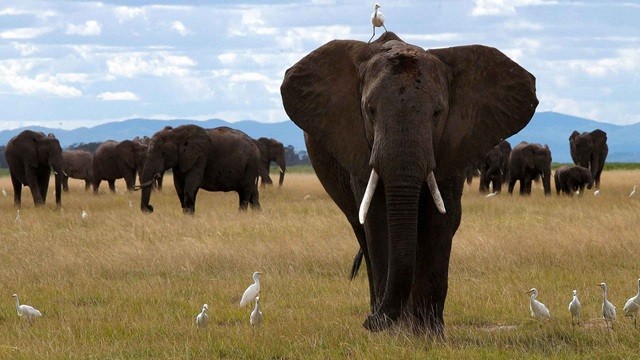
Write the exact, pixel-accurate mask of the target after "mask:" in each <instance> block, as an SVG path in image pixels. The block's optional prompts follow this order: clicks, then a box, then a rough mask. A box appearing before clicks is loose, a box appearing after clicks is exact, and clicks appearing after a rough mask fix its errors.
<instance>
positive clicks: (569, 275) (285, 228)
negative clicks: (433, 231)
mask: <svg viewBox="0 0 640 360" xmlns="http://www.w3.org/2000/svg"><path fill="white" fill-rule="evenodd" d="M639 180H640V171H610V172H606V173H605V174H604V175H603V181H602V183H603V189H602V195H601V196H600V197H594V196H593V195H592V192H591V191H590V192H588V193H587V194H585V195H584V196H583V197H578V198H568V197H557V196H555V193H554V196H553V197H551V198H545V197H544V196H543V195H542V191H541V190H539V189H536V190H535V192H534V194H533V196H531V197H530V198H521V197H519V196H513V197H509V196H508V195H506V194H503V195H500V196H496V197H493V198H485V197H484V196H482V195H480V194H478V193H477V179H476V180H475V182H474V184H473V186H472V188H471V189H465V194H464V196H463V203H464V205H463V206H464V212H463V221H462V225H461V227H460V230H459V231H458V233H457V235H456V237H455V238H454V246H453V255H452V261H451V274H450V284H449V298H448V301H447V307H446V311H445V319H446V322H447V330H446V332H447V340H446V341H445V342H443V343H439V342H432V341H430V340H428V339H427V338H424V337H419V336H415V335H412V334H410V333H408V332H407V331H404V330H393V331H389V332H385V333H382V334H370V333H368V332H367V331H365V330H364V329H363V328H362V326H361V323H362V321H363V320H364V318H365V316H366V315H367V311H368V290H367V284H366V280H365V278H366V277H365V276H364V275H363V274H361V275H360V276H359V278H358V279H356V280H355V281H353V282H349V281H348V280H347V275H348V270H349V269H350V266H351V260H352V257H353V255H354V254H355V252H356V250H357V245H356V241H355V238H354V237H353V235H352V232H351V229H350V227H349V225H348V224H347V222H346V220H345V219H344V217H343V215H342V213H340V211H339V210H338V209H337V207H336V206H335V205H334V204H333V202H332V201H331V200H330V199H329V198H328V196H327V195H326V194H325V192H324V190H323V189H322V187H321V186H320V184H319V182H318V181H317V179H316V178H315V176H314V175H312V174H290V175H288V176H287V180H286V182H285V185H284V187H283V188H282V189H280V190H278V189H277V188H270V189H267V190H265V191H262V192H261V194H260V196H261V203H262V206H263V211H262V212H253V211H248V212H247V213H238V212H237V210H236V209H237V196H236V195H235V193H228V194H223V193H208V192H203V191H201V192H200V194H199V197H198V203H197V209H196V212H197V213H196V215H195V216H185V215H183V214H182V211H181V209H180V207H179V203H178V199H177V197H176V195H175V191H174V190H173V187H172V186H171V179H170V177H169V178H168V179H167V181H166V183H168V186H167V187H166V188H165V190H164V192H162V193H154V194H152V198H151V203H152V204H153V205H154V206H155V210H156V211H155V213H153V214H151V215H145V214H142V213H141V212H140V210H139V193H133V194H120V195H111V194H103V195H101V196H98V197H94V196H92V195H91V194H90V193H85V192H84V191H83V190H82V184H81V183H80V182H78V181H71V182H72V188H71V192H70V193H68V194H63V198H62V202H63V210H62V211H61V210H59V209H56V208H55V206H54V205H53V204H52V201H53V198H52V197H50V198H49V199H48V204H47V206H46V207H45V208H37V209H36V208H34V206H33V202H32V200H31V195H30V193H29V190H28V189H27V190H26V191H23V208H22V210H21V217H22V222H20V223H16V222H15V220H14V219H15V209H14V208H13V201H12V194H11V193H12V191H11V186H10V181H9V179H8V178H7V177H4V178H0V187H4V188H5V189H7V191H8V192H9V193H10V194H9V197H8V198H1V197H0V264H2V266H1V267H0V289H1V291H0V299H4V300H2V301H0V304H4V305H2V306H0V334H1V336H0V358H23V359H34V358H43V359H44V358H46V359H62V358H65V359H66V358H82V359H84V358H136V359H139V358H234V359H237V358H286V359H296V358H344V357H354V358H428V357H432V358H515V357H526V358H549V357H559V358H582V357H589V358H605V357H608V356H609V357H611V358H631V357H635V356H637V353H638V351H639V350H640V341H639V338H640V332H639V331H638V330H635V329H633V327H632V325H631V321H630V320H629V319H625V318H623V316H622V314H621V312H622V305H623V304H624V301H626V299H627V298H629V297H630V296H632V295H633V294H634V293H635V291H636V288H635V280H636V279H637V278H638V277H640V265H638V256H639V254H640V238H639V233H640V231H639V229H640V225H639V224H640V197H638V198H634V199H629V198H628V197H627V196H628V193H629V191H630V190H631V187H632V186H633V184H635V183H640V181H639ZM105 185H106V184H103V189H102V191H103V192H104V191H105V190H106V186H105ZM117 186H118V187H119V188H124V184H123V183H122V182H118V183H117ZM51 195H52V194H50V196H51ZM307 195H309V197H308V198H307V199H305V197H307ZM129 200H131V201H132V202H133V204H134V208H133V209H129V207H128V202H129ZM82 210H86V211H87V212H88V213H89V219H88V220H86V221H82V220H81V218H80V213H81V212H82ZM256 270H260V271H262V272H263V273H264V276H263V278H262V289H263V290H262V294H261V299H262V301H261V305H262V310H263V313H264V316H265V323H264V324H263V325H262V326H261V327H259V328H252V327H251V326H250V325H249V313H250V308H249V307H246V308H243V309H240V308H239V307H238V302H239V300H240V297H241V295H242V292H243V291H244V289H245V288H246V286H248V285H249V284H250V283H251V274H252V272H253V271H256ZM602 281H605V282H607V284H609V287H610V300H611V301H612V302H613V303H614V304H615V305H616V306H617V307H618V312H619V321H618V322H617V323H616V329H615V331H613V332H610V331H607V330H606V329H605V327H604V323H603V322H602V321H601V320H599V311H600V310H599V309H600V304H601V293H600V289H599V288H598V287H597V286H596V284H597V283H600V282H602ZM531 287H536V288H538V290H539V291H540V297H539V299H540V300H541V301H542V302H544V303H545V304H547V306H548V307H549V308H550V310H551V314H552V316H553V319H552V320H551V321H549V322H547V323H544V324H539V323H537V322H536V321H534V320H532V319H531V318H530V316H529V309H528V296H527V295H526V294H525V293H524V292H525V291H526V290H528V289H529V288H531ZM573 289H577V290H578V291H579V296H580V299H581V301H582V303H583V313H584V316H583V324H582V325H581V326H579V327H577V328H576V329H575V330H572V328H571V326H570V323H569V315H568V312H567V310H566V307H567V305H568V303H569V301H570V299H571V290H573ZM13 293H18V294H19V295H20V299H21V301H22V302H23V303H26V304H30V305H33V306H35V307H37V308H38V309H40V310H41V311H42V313H43V315H44V316H43V317H42V318H40V319H37V321H36V323H35V325H34V326H32V327H30V326H28V325H27V324H26V322H25V321H23V319H21V318H18V317H17V316H16V311H15V307H14V304H13V299H12V298H11V294H13ZM203 303H208V304H209V316H210V318H211V323H210V326H209V328H207V329H205V330H202V329H196V328H195V326H194V319H195V316H196V315H197V313H198V312H199V310H200V308H201V306H202V304H203ZM610 352H611V354H610Z"/></svg>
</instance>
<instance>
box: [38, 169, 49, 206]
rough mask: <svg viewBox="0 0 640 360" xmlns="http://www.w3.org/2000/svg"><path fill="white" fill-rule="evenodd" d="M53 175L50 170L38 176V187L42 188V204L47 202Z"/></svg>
mask: <svg viewBox="0 0 640 360" xmlns="http://www.w3.org/2000/svg"><path fill="white" fill-rule="evenodd" d="M50 175H51V173H50V171H49V170H47V171H42V172H40V173H39V174H38V187H39V188H40V196H42V203H43V204H44V203H45V202H47V192H48V191H49V178H50V177H51V176H50Z"/></svg>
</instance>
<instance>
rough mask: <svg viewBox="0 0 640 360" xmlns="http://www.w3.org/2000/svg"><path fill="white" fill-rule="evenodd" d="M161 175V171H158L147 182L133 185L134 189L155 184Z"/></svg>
mask: <svg viewBox="0 0 640 360" xmlns="http://www.w3.org/2000/svg"><path fill="white" fill-rule="evenodd" d="M159 177H160V173H156V174H155V175H153V177H152V178H151V180H149V181H147V182H145V183H144V184H140V185H136V186H134V187H133V191H138V190H140V189H142V188H144V187H147V186H149V185H151V184H153V182H154V181H156V179H157V178H159Z"/></svg>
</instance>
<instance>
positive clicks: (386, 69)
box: [281, 32, 538, 330]
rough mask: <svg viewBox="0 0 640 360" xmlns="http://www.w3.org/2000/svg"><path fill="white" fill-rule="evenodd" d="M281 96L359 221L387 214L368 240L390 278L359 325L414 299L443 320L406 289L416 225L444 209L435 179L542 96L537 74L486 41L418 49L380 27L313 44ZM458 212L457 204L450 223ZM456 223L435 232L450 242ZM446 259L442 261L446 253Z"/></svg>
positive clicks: (482, 148)
mask: <svg viewBox="0 0 640 360" xmlns="http://www.w3.org/2000/svg"><path fill="white" fill-rule="evenodd" d="M281 94H282V99H283V104H284V107H285V110H286V112H287V114H288V115H289V117H290V118H291V120H292V121H293V122H295V123H296V125H298V126H299V127H300V128H301V129H302V130H304V131H305V133H307V135H308V137H309V138H311V139H312V140H313V141H314V142H316V143H320V144H322V148H323V149H324V150H326V151H327V152H328V155H329V156H331V157H332V158H333V159H334V160H335V162H337V165H338V166H339V167H340V168H341V169H344V171H346V172H347V173H348V175H349V178H350V180H349V181H350V183H351V184H352V187H354V188H356V190H354V194H355V196H356V198H357V200H356V201H357V202H358V203H359V206H360V209H361V211H360V221H361V222H365V226H369V225H371V223H368V222H366V214H367V210H368V209H369V207H370V206H371V207H372V208H373V210H375V211H376V213H377V211H378V209H383V210H381V211H384V212H386V216H385V218H384V219H383V221H384V222H385V225H386V228H385V231H384V234H382V235H377V234H376V236H379V237H376V238H375V239H374V240H370V239H369V238H367V242H369V241H374V242H376V244H374V245H376V246H379V245H380V246H381V248H383V249H384V250H382V251H384V252H386V253H388V256H386V263H384V264H378V265H376V266H379V267H380V269H381V270H380V271H381V272H383V273H385V274H386V275H385V276H383V277H384V280H381V284H380V286H379V287H378V288H377V289H376V290H375V291H374V293H375V292H378V293H379V294H380V299H379V300H378V301H377V302H376V305H375V309H374V314H372V315H371V316H370V317H369V319H368V320H367V322H366V323H365V327H367V328H368V329H371V330H377V329H382V328H385V327H386V326H388V325H389V324H390V321H391V322H393V321H395V320H396V319H398V318H399V316H400V313H401V311H402V308H403V307H404V306H405V305H407V304H408V303H410V302H412V303H414V305H415V307H416V309H417V310H416V312H422V313H427V312H433V311H437V312H439V313H438V316H441V310H442V309H441V308H438V310H433V309H431V310H429V309H427V307H429V305H427V303H428V301H429V300H427V299H424V298H421V297H420V295H417V294H414V295H412V291H417V290H415V288H416V287H420V286H421V285H417V284H415V283H414V276H417V277H420V278H421V279H422V280H424V278H423V277H422V276H421V274H418V273H417V270H416V256H417V249H418V235H417V234H418V231H419V229H418V223H419V222H420V223H422V221H423V220H421V219H425V218H427V217H429V218H433V219H439V218H440V217H442V216H444V215H441V214H436V212H437V211H438V210H436V206H437V209H439V210H440V212H442V213H445V212H446V209H445V202H444V201H443V199H442V197H441V194H440V192H439V189H438V186H437V182H438V181H444V180H448V179H450V178H457V177H460V179H462V174H461V172H462V170H463V169H464V168H465V167H466V166H467V165H469V164H471V163H472V162H473V161H474V160H479V159H480V158H481V157H482V156H484V154H485V153H486V152H487V151H488V150H489V149H491V148H493V147H494V146H495V145H496V144H497V143H498V142H500V140H502V139H504V138H506V137H508V136H510V135H511V134H514V133H516V132H518V131H519V130H521V129H522V128H523V127H524V126H525V125H526V124H527V123H528V122H529V120H530V119H531V117H532V116H533V113H534V111H535V108H536V106H537V104H538V100H537V99H536V96H535V78H534V77H533V76H532V75H531V74H529V73H528V72H527V71H526V70H524V69H523V68H521V67H520V66H518V65H517V64H516V63H514V62H513V61H511V60H510V59H509V58H508V57H506V56H505V55H504V54H502V53H501V52H499V51H498V50H496V49H494V48H489V47H484V46H478V45H474V46H461V47H453V48H447V49H437V50H429V51H425V50H424V49H422V48H419V47H417V46H413V45H410V44H407V43H405V42H404V41H402V40H401V39H400V38H399V37H398V36H396V35H395V34H394V33H391V32H387V33H385V34H383V35H382V36H381V37H380V38H379V39H377V40H376V41H374V42H372V43H370V44H367V43H364V42H360V41H350V40H334V41H331V42H329V43H327V44H326V45H323V46H321V47H320V48H318V49H316V50H314V51H312V52H311V53H310V54H308V55H307V56H305V57H304V58H303V59H301V60H300V61H299V62H298V63H296V64H295V65H294V66H293V67H291V68H290V69H288V70H287V72H286V74H285V78H284V81H283V83H282V86H281ZM312 163H314V160H313V158H312ZM315 166H316V163H314V167H315ZM367 179H370V181H367ZM378 183H380V184H378ZM365 184H368V185H367V186H366V191H364V190H365V189H364V187H365V186H364V185H365ZM427 184H428V185H427ZM376 185H378V187H377V189H378V191H377V192H376ZM460 186H461V184H460ZM451 188H453V186H452V187H451ZM449 190H451V189H450V188H449V187H447V191H449ZM451 191H453V190H451ZM460 191H461V190H460ZM423 192H424V193H425V194H432V195H431V196H430V197H421V193H423ZM363 193H364V195H363ZM381 194H384V195H381ZM374 196H382V198H381V199H380V201H377V200H376V201H372V198H373V197H374ZM455 197H457V198H455ZM445 198H446V202H447V203H448V204H450V205H452V206H453V205H454V204H455V203H456V202H457V201H459V196H458V195H451V196H448V194H447V195H446V196H445ZM376 199H378V198H376ZM421 199H422V201H421ZM454 207H455V208H457V206H454ZM459 215H460V214H459V213H456V212H455V211H453V212H452V213H451V214H450V218H451V219H452V220H451V221H450V222H447V223H450V224H454V223H455V221H456V220H454V219H456V218H457V219H459ZM434 221H437V220H434ZM453 227H454V226H453V225H452V227H451V228H448V229H447V230H443V233H442V234H441V233H440V230H435V229H434V230H433V231H434V232H435V233H434V234H435V236H444V237H445V238H446V237H447V236H448V240H449V241H450V239H451V236H453V233H454V232H455V230H456V229H455V228H453ZM456 228H457V227H456ZM444 233H446V234H447V235H445V234H444ZM372 236H373V235H372ZM380 236H381V237H380ZM385 244H388V246H386V245H385ZM369 251H373V250H369ZM434 256H437V255H434ZM442 256H443V257H446V259H444V260H443V261H445V262H446V264H447V267H448V256H449V254H448V253H446V254H445V253H443V254H442ZM442 270H443V271H444V274H442V276H443V277H444V279H443V281H444V284H445V287H446V268H445V269H442ZM414 271H416V273H415V274H414ZM370 285H371V284H370ZM373 286H377V285H375V284H374V285H373ZM412 288H414V290H412ZM444 293H445V296H446V289H445V290H444ZM410 297H411V299H410ZM388 320H390V321H388ZM428 326H430V327H432V328H433V329H434V330H436V329H437V328H440V327H441V326H442V324H441V323H438V321H435V322H434V323H432V324H429V325H428Z"/></svg>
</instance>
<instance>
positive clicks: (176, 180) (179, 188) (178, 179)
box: [173, 168, 184, 209]
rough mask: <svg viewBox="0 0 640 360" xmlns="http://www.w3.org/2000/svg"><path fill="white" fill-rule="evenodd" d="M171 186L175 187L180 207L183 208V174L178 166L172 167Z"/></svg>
mask: <svg viewBox="0 0 640 360" xmlns="http://www.w3.org/2000/svg"><path fill="white" fill-rule="evenodd" d="M173 186H174V187H175V188H176V194H178V200H180V207H181V208H183V209H184V174H183V173H181V172H180V170H179V169H178V168H173Z"/></svg>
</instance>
